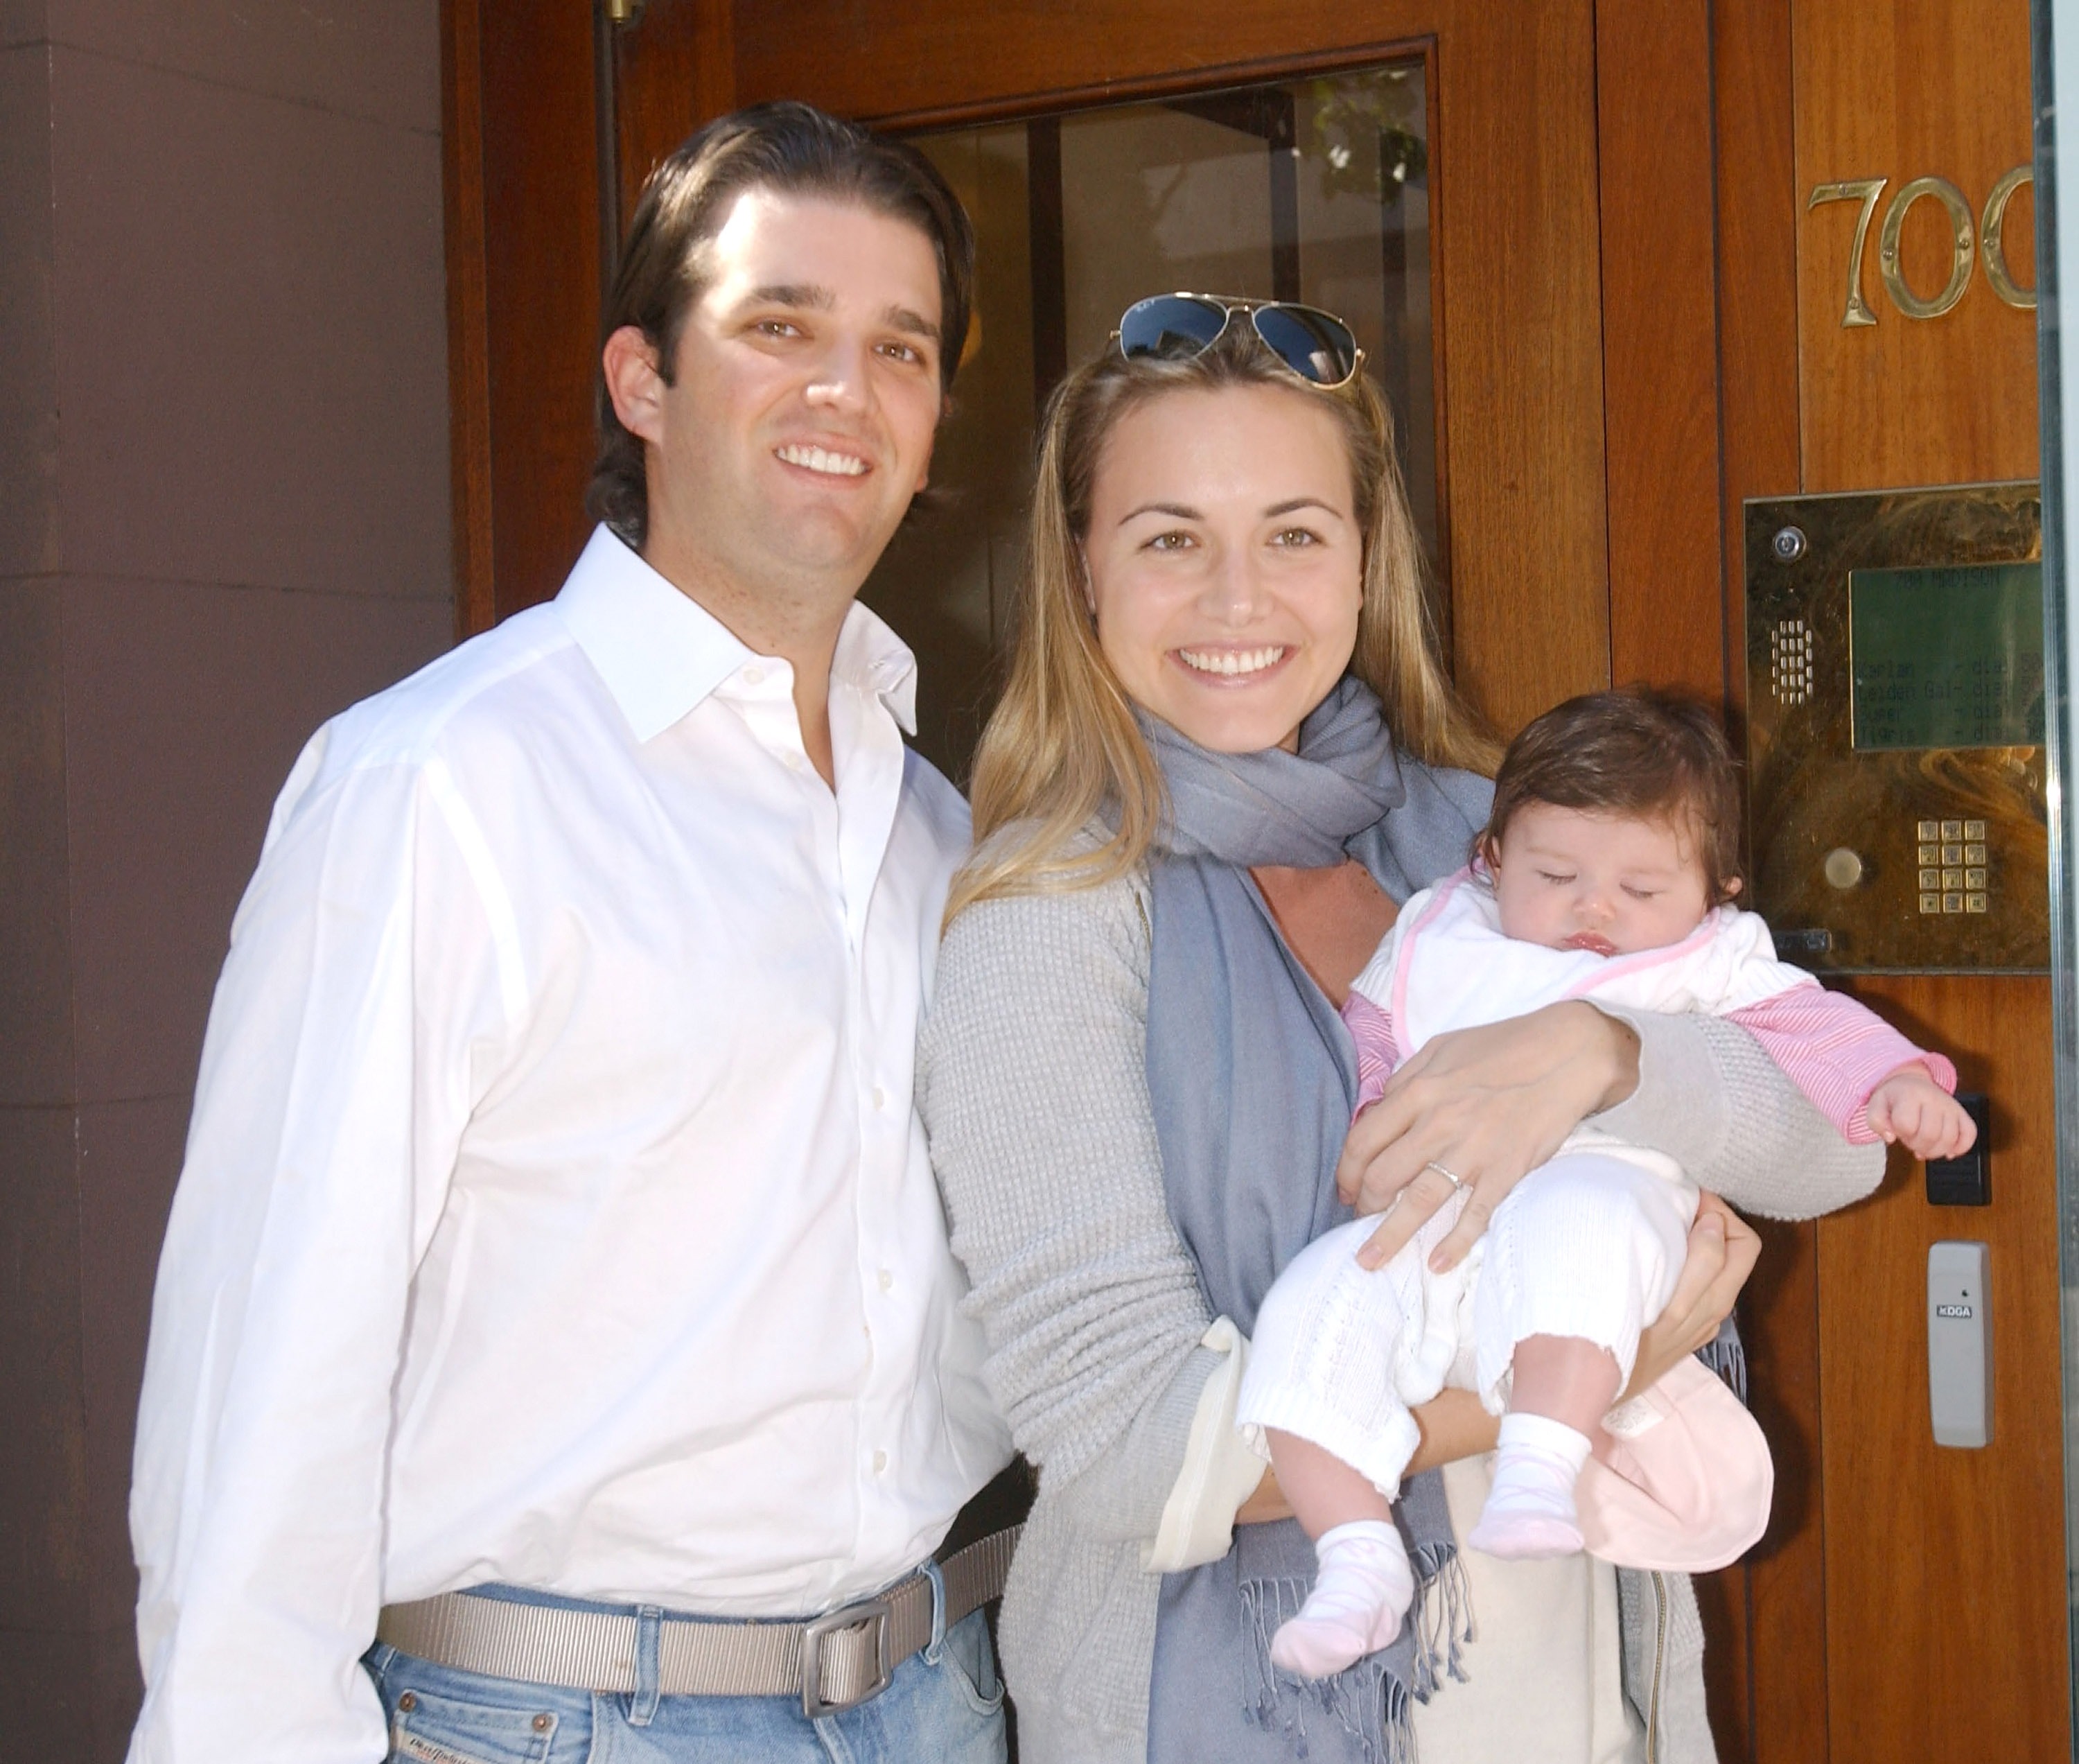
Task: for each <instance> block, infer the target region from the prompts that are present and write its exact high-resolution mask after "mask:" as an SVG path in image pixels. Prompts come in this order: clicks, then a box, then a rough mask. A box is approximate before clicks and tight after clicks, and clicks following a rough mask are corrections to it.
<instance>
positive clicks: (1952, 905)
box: [1942, 894, 1964, 912]
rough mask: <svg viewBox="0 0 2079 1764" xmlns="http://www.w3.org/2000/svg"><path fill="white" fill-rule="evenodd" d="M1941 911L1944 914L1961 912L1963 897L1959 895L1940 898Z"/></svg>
mask: <svg viewBox="0 0 2079 1764" xmlns="http://www.w3.org/2000/svg"><path fill="white" fill-rule="evenodd" d="M1942 910H1943V911H1944V912H1961V911H1963V910H1964V897H1963V895H1960V894H1955V895H1943V897H1942Z"/></svg>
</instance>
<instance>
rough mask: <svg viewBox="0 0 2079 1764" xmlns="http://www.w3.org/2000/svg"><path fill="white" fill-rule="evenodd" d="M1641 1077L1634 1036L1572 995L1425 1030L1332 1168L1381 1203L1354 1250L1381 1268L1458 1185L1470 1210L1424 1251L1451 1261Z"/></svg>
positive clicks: (1365, 1206)
mask: <svg viewBox="0 0 2079 1764" xmlns="http://www.w3.org/2000/svg"><path fill="white" fill-rule="evenodd" d="M1637 1087H1638V1037H1637V1036H1636V1035H1634V1034H1633V1033H1632V1031H1631V1029H1630V1028H1629V1026H1628V1025H1627V1024H1624V1023H1622V1022H1621V1021H1620V1020H1618V1019H1617V1018H1615V1017H1612V1016H1604V1014H1603V1013H1602V1012H1600V1011H1599V1010H1597V1009H1596V1008H1595V1007H1594V1006H1593V1005H1592V1004H1583V1003H1582V1002H1580V1001H1579V1000H1572V1001H1570V1002H1568V1003H1567V1004H1548V1005H1546V1006H1545V1007H1544V1008H1543V1009H1541V1010H1537V1011H1533V1012H1529V1014H1528V1015H1527V1016H1518V1017H1512V1018H1510V1019H1509V1020H1508V1021H1506V1022H1503V1023H1495V1024H1488V1025H1487V1026H1486V1027H1484V1028H1482V1029H1456V1030H1454V1031H1452V1032H1451V1033H1449V1034H1445V1035H1439V1036H1437V1037H1434V1038H1433V1040H1430V1041H1425V1042H1424V1044H1423V1045H1422V1046H1421V1047H1420V1049H1419V1050H1417V1051H1416V1054H1415V1055H1414V1057H1413V1058H1411V1059H1409V1060H1408V1062H1407V1063H1406V1064H1405V1065H1403V1066H1401V1067H1400V1069H1399V1071H1396V1072H1395V1073H1394V1075H1393V1076H1392V1077H1391V1078H1389V1079H1387V1081H1386V1092H1385V1094H1384V1095H1383V1096H1381V1097H1380V1098H1379V1100H1378V1101H1377V1102H1376V1103H1374V1104H1372V1106H1371V1107H1370V1108H1367V1109H1366V1111H1365V1112H1363V1113H1362V1115H1360V1116H1358V1117H1357V1120H1356V1121H1355V1122H1354V1123H1353V1125H1352V1126H1351V1128H1350V1133H1349V1138H1348V1139H1347V1140H1345V1142H1344V1144H1343V1155H1342V1159H1341V1162H1340V1163H1338V1164H1337V1165H1336V1192H1338V1193H1339V1194H1341V1196H1342V1197H1343V1200H1344V1201H1345V1204H1346V1205H1351V1206H1354V1207H1355V1208H1356V1209H1357V1211H1358V1212H1359V1213H1378V1212H1384V1213H1386V1218H1385V1221H1384V1222H1383V1223H1382V1224H1381V1225H1380V1226H1379V1228H1378V1231H1377V1232H1376V1233H1375V1234H1374V1235H1373V1237H1372V1239H1371V1241H1370V1242H1369V1243H1367V1244H1366V1246H1365V1247H1364V1248H1363V1249H1362V1251H1359V1252H1358V1255H1357V1259H1358V1260H1359V1261H1360V1262H1361V1263H1363V1264H1364V1265H1365V1266H1366V1267H1383V1265H1384V1264H1385V1263H1387V1261H1389V1260H1391V1258H1392V1257H1393V1256H1394V1255H1395V1253H1396V1252H1397V1251H1399V1250H1400V1248H1401V1247H1403V1245H1405V1244H1406V1243H1408V1242H1410V1241H1411V1240H1412V1238H1414V1236H1415V1234H1416V1232H1417V1231H1419V1230H1421V1228H1422V1227H1423V1226H1424V1225H1425V1224H1427V1223H1428V1222H1429V1217H1430V1215H1431V1214H1433V1213H1435V1212H1436V1210H1437V1209H1438V1208H1439V1207H1441V1206H1442V1205H1444V1203H1445V1201H1447V1200H1449V1199H1450V1198H1451V1196H1452V1194H1453V1193H1454V1192H1455V1190H1456V1189H1457V1188H1458V1187H1459V1186H1460V1185H1462V1186H1464V1187H1466V1188H1469V1189H1470V1191H1471V1192H1470V1193H1469V1194H1468V1195H1467V1196H1466V1205H1465V1210H1464V1211H1463V1212H1462V1213H1460V1214H1459V1215H1458V1222H1457V1223H1456V1224H1455V1225H1454V1226H1452V1227H1451V1230H1450V1231H1449V1234H1447V1235H1446V1236H1445V1239H1444V1241H1443V1242H1441V1243H1440V1244H1438V1245H1437V1248H1436V1250H1435V1251H1434V1252H1433V1254H1432V1255H1431V1256H1430V1258H1429V1265H1430V1267H1433V1268H1434V1269H1436V1270H1437V1272H1439V1273H1441V1272H1443V1271H1444V1270H1445V1269H1446V1268H1449V1267H1456V1266H1457V1265H1458V1263H1460V1262H1461V1261H1462V1260H1464V1259H1465V1256H1466V1251H1469V1250H1470V1249H1471V1248H1472V1247H1473V1245H1474V1244H1475V1243H1476V1242H1479V1237H1480V1234H1481V1233H1482V1232H1483V1231H1485V1230H1487V1220H1488V1218H1489V1217H1491V1215H1492V1213H1493V1212H1494V1209H1495V1208H1496V1207H1498V1206H1500V1205H1501V1202H1502V1199H1503V1197H1504V1196H1505V1195H1507V1194H1508V1192H1509V1190H1510V1189H1512V1188H1514V1187H1515V1186H1516V1184H1517V1183H1519V1182H1521V1180H1522V1179H1523V1177H1524V1175H1525V1172H1526V1171H1530V1170H1533V1169H1535V1168H1536V1167H1537V1166H1538V1165H1539V1164H1541V1163H1544V1162H1545V1160H1546V1159H1548V1158H1550V1156H1551V1155H1552V1154H1553V1153H1554V1152H1555V1151H1557V1150H1558V1149H1559V1146H1560V1144H1561V1142H1562V1141H1564V1140H1565V1138H1566V1137H1567V1134H1569V1133H1571V1132H1572V1131H1573V1130H1574V1129H1575V1128H1576V1127H1577V1126H1579V1125H1580V1124H1581V1122H1582V1121H1583V1119H1585V1118H1586V1117H1587V1116H1590V1115H1592V1114H1595V1113H1596V1112H1598V1111H1600V1110H1601V1109H1604V1108H1612V1107H1613V1106H1614V1105H1616V1104H1618V1103H1621V1102H1622V1101H1623V1100H1625V1098H1626V1097H1627V1096H1630V1095H1631V1093H1632V1092H1633V1090H1634V1089H1636V1088H1637ZM1446 1171H1448V1172H1449V1174H1448V1175H1447V1174H1445V1172H1446ZM1453 1177H1456V1178H1457V1180H1456V1181H1455V1182H1454V1180H1453Z"/></svg>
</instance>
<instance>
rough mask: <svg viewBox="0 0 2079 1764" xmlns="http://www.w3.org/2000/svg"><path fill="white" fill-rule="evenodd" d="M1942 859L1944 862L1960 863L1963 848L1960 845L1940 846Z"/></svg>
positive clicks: (1962, 857) (1962, 856)
mask: <svg viewBox="0 0 2079 1764" xmlns="http://www.w3.org/2000/svg"><path fill="white" fill-rule="evenodd" d="M1942 861H1943V863H1945V864H1960V863H1962V862H1963V861H1964V848H1963V847H1962V846H1961V845H1944V846H1943V848H1942Z"/></svg>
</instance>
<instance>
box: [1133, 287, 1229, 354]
mask: <svg viewBox="0 0 2079 1764" xmlns="http://www.w3.org/2000/svg"><path fill="white" fill-rule="evenodd" d="M1227 322H1228V316H1227V313H1226V312H1224V310H1223V309H1222V308H1219V307H1217V306H1215V305H1214V304H1212V303H1211V302H1210V301H1207V300H1193V299H1192V298H1191V296H1190V295H1188V294H1157V295H1152V296H1151V297H1150V298H1149V299H1148V300H1136V301H1135V302H1134V303H1133V304H1132V305H1131V306H1129V307H1128V308H1127V309H1126V312H1125V316H1123V317H1122V318H1121V319H1120V320H1119V353H1120V354H1123V355H1124V356H1125V357H1126V358H1127V360H1128V361H1132V359H1133V358H1135V357H1136V355H1183V356H1192V355H1197V354H1202V353H1203V351H1204V350H1206V349H1207V347H1208V346H1210V345H1211V342H1212V341H1213V339H1214V338H1215V337H1218V336H1219V334H1220V333H1221V332H1222V331H1224V329H1227Z"/></svg>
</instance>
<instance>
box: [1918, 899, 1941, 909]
mask: <svg viewBox="0 0 2079 1764" xmlns="http://www.w3.org/2000/svg"><path fill="white" fill-rule="evenodd" d="M1920 910H1921V911H1922V912H1939V911H1941V910H1942V897H1941V896H1940V895H1922V896H1921V897H1920Z"/></svg>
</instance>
